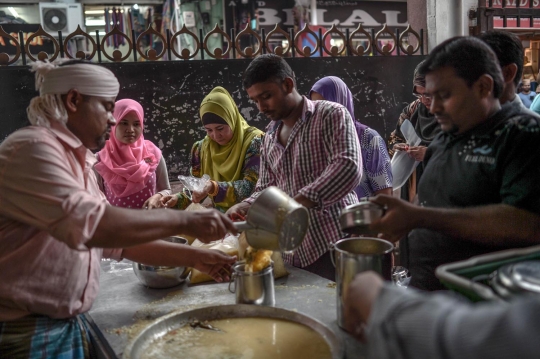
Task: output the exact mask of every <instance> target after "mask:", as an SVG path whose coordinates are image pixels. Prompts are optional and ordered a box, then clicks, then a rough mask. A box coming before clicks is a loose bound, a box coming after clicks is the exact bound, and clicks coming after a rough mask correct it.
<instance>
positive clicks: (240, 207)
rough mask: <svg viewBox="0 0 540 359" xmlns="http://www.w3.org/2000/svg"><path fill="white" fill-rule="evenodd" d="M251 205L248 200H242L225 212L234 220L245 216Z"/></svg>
mask: <svg viewBox="0 0 540 359" xmlns="http://www.w3.org/2000/svg"><path fill="white" fill-rule="evenodd" d="M249 207H251V204H249V203H247V202H240V203H237V204H235V205H234V206H232V207H231V208H229V209H228V210H227V212H225V215H227V216H228V217H229V218H232V219H234V220H236V219H237V218H238V219H241V218H245V217H246V214H247V211H248V209H249Z"/></svg>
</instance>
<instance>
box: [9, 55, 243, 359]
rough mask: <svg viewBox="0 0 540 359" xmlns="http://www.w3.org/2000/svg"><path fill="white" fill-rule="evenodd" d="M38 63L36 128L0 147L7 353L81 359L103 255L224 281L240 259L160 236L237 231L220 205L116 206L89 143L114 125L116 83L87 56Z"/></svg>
mask: <svg viewBox="0 0 540 359" xmlns="http://www.w3.org/2000/svg"><path fill="white" fill-rule="evenodd" d="M33 70H34V71H35V72H36V89H37V90H39V92H40V95H39V96H38V97H36V98H34V99H32V101H31V103H30V106H29V107H28V118H29V119H30V121H31V123H32V125H33V126H29V127H26V128H23V129H21V130H18V131H16V132H14V133H13V134H11V135H10V136H9V137H8V138H6V139H5V140H4V141H3V142H2V144H1V145H0V203H1V205H0V273H1V274H2V279H1V280H0V333H1V335H0V353H2V354H1V356H2V357H16V358H19V357H24V358H27V357H62V358H83V357H88V356H89V355H90V353H89V352H88V348H89V346H88V345H87V344H88V341H87V340H86V335H85V334H84V333H85V331H84V330H82V329H81V326H82V327H84V325H85V323H84V320H83V319H82V317H81V316H79V314H81V313H84V312H86V311H88V310H89V309H90V307H91V306H92V303H93V301H94V300H95V298H96V296H97V291H98V287H99V267H100V260H101V258H102V257H109V258H113V259H117V260H120V259H121V258H124V257H125V258H129V259H131V260H134V261H137V262H143V263H145V264H149V265H165V266H190V267H195V268H197V269H199V270H202V271H203V272H206V273H208V274H210V275H211V276H212V277H214V279H216V280H217V281H223V280H228V279H229V278H228V277H227V275H226V274H224V273H225V272H226V270H228V269H230V268H229V267H230V265H231V264H232V263H234V261H235V260H236V259H235V258H234V257H229V256H227V255H225V254H222V253H220V252H218V251H210V250H201V249H197V248H192V247H189V246H182V245H178V244H174V243H169V242H165V241H155V239H158V238H163V237H167V236H171V235H175V234H177V233H185V234H187V235H191V236H193V237H197V238H200V239H203V240H204V241H210V240H215V239H219V238H222V237H223V236H224V235H225V233H226V232H229V231H230V232H233V233H235V232H236V231H235V229H234V227H233V226H232V223H231V221H230V220H229V219H227V218H226V217H225V216H224V215H222V214H220V213H219V212H217V211H205V212H198V213H196V212H183V211H171V210H152V211H138V210H129V209H124V208H119V207H112V206H110V205H109V204H108V203H107V201H106V200H105V197H104V195H103V194H102V193H101V192H100V191H99V187H98V184H97V182H96V178H95V175H94V172H93V171H92V170H91V168H92V166H93V164H94V163H95V161H96V160H95V157H94V155H93V154H92V153H91V152H90V151H89V149H98V148H100V147H101V146H103V144H104V143H105V140H106V138H107V136H108V133H109V131H110V127H111V126H112V125H113V124H114V123H115V120H114V118H113V116H112V114H111V113H112V110H113V109H114V104H115V99H116V95H117V94H118V91H119V87H120V86H119V83H118V80H117V79H116V77H115V76H114V74H113V73H112V72H111V71H109V70H107V69H105V68H103V67H101V66H99V65H95V64H90V63H86V62H81V61H71V62H68V63H63V64H60V65H59V64H58V63H52V64H51V63H36V64H34V65H33ZM74 318H78V320H75V319H74ZM38 343H39V344H38Z"/></svg>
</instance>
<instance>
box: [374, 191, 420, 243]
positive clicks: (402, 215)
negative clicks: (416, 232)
mask: <svg viewBox="0 0 540 359" xmlns="http://www.w3.org/2000/svg"><path fill="white" fill-rule="evenodd" d="M369 200H370V201H371V202H373V203H377V204H379V205H381V206H384V207H385V208H386V213H385V214H384V216H382V217H381V218H380V219H378V220H376V221H374V222H372V223H371V225H370V226H369V229H371V230H373V231H377V232H379V233H381V234H382V235H381V237H382V238H384V239H386V240H388V241H391V242H397V241H399V240H400V239H401V238H403V237H405V236H406V235H407V233H409V232H410V231H411V230H412V229H414V228H416V227H418V224H419V223H420V222H419V221H420V220H421V216H422V211H423V209H422V207H419V206H416V205H413V204H410V203H409V202H406V201H403V200H401V199H398V198H395V197H392V196H387V195H378V196H376V197H372V198H370V199H369Z"/></svg>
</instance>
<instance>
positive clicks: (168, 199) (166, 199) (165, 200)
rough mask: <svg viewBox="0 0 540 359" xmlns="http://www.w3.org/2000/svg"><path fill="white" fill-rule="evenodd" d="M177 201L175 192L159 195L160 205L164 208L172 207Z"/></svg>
mask: <svg viewBox="0 0 540 359" xmlns="http://www.w3.org/2000/svg"><path fill="white" fill-rule="evenodd" d="M177 203H178V197H177V195H176V194H169V195H167V196H163V197H161V205H162V206H163V207H165V208H172V207H174V206H176V204H177Z"/></svg>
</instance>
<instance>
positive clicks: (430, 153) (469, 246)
mask: <svg viewBox="0 0 540 359" xmlns="http://www.w3.org/2000/svg"><path fill="white" fill-rule="evenodd" d="M539 144H540V120H539V118H538V117H534V115H530V114H526V113H524V112H523V111H520V110H519V109H517V108H516V107H515V106H504V107H503V108H502V109H501V110H500V111H498V112H497V113H496V114H495V115H493V116H492V117H490V118H489V119H488V120H487V121H486V122H484V123H483V124H481V125H479V126H477V127H475V128H474V129H472V130H470V131H468V132H467V133H463V134H460V135H455V134H450V133H445V132H443V133H441V134H439V135H438V136H437V137H436V138H435V140H434V141H433V142H432V143H431V145H430V146H429V147H428V150H427V153H426V157H425V164H426V167H425V171H424V174H423V176H422V179H421V180H420V183H419V187H418V199H419V201H420V205H422V206H425V207H435V208H467V207H476V206H484V205H491V204H499V203H504V204H508V205H512V206H515V207H517V208H521V209H524V210H527V211H530V212H533V213H537V214H540V151H539V149H538V146H539ZM409 240H410V242H409V243H410V244H409V246H410V249H409V250H410V252H409V255H410V261H409V267H410V268H409V269H410V271H411V274H412V280H411V285H412V286H415V287H418V288H421V289H426V290H437V289H443V287H442V285H441V284H440V282H439V280H438V279H437V278H436V277H435V274H434V272H435V268H436V267H437V266H439V265H441V264H444V263H450V262H455V261H459V260H464V259H467V258H470V257H471V256H474V255H479V254H484V253H489V252H493V251H496V250H501V249H506V248H515V247H517V246H518V245H516V244H515V243H508V245H503V246H501V245H500V244H498V245H492V246H490V245H484V244H477V243H472V242H470V241H466V240H459V239H455V238H450V237H448V236H445V235H443V234H441V233H438V232H435V231H431V230H427V229H415V230H413V231H412V232H411V233H410V234H409Z"/></svg>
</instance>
